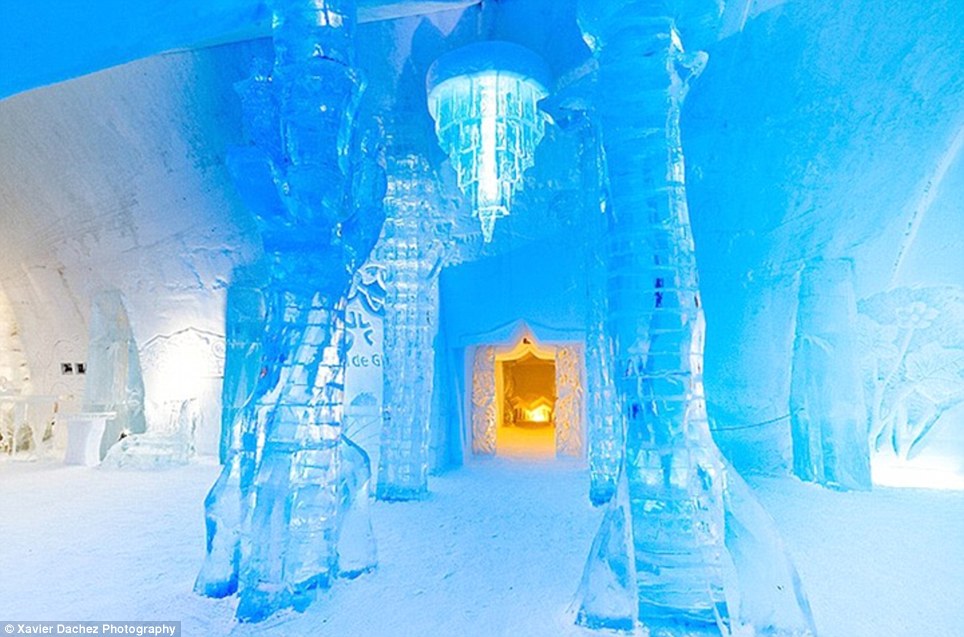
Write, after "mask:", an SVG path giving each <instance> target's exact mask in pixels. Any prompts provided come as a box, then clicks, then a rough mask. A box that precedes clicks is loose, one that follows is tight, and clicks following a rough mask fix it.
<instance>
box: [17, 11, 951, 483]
mask: <svg viewBox="0 0 964 637" xmlns="http://www.w3.org/2000/svg"><path fill="white" fill-rule="evenodd" d="M92 4H93V6H92V7H88V6H83V7H81V6H80V5H75V6H72V7H70V8H65V9H61V8H58V7H56V6H53V5H52V4H51V3H40V2H35V3H28V2H19V3H12V5H11V6H9V7H6V8H5V9H4V18H3V20H2V22H0V96H3V97H4V99H2V101H0V166H2V170H0V319H2V320H3V321H4V324H3V327H4V331H3V333H2V334H0V349H8V350H9V349H11V348H14V349H17V351H22V352H23V358H24V362H25V363H26V365H27V368H28V369H29V382H30V384H31V386H32V388H33V390H34V391H38V392H43V393H56V394H74V395H76V396H79V394H80V393H81V392H82V389H83V387H82V380H79V379H78V378H76V377H66V376H62V375H61V374H60V371H59V364H60V363H61V362H62V361H74V360H76V361H80V360H83V359H84V356H85V351H86V339H87V316H88V312H89V305H90V300H91V297H92V295H93V294H94V293H95V292H97V291H99V290H102V289H108V288H117V289H120V290H122V291H123V292H124V294H125V297H126V299H127V303H128V305H129V307H128V311H129V312H130V314H131V322H132V326H133V328H134V330H135V336H136V338H137V339H138V341H139V342H143V341H145V340H148V339H150V338H151V337H152V336H154V335H159V334H171V333H175V332H176V331H177V330H179V329H182V328H184V327H187V326H192V327H195V328H200V329H208V330H211V331H213V332H223V303H224V289H225V287H226V285H227V284H228V283H229V282H230V280H231V277H232V272H233V271H234V270H235V269H236V268H238V267H240V266H243V265H244V264H246V263H249V262H251V261H252V260H253V259H254V258H255V257H256V256H257V254H258V252H259V250H260V247H259V243H258V238H257V234H256V232H255V231H254V223H253V220H252V218H251V217H250V215H249V214H248V213H247V212H246V211H245V210H244V209H243V207H242V205H241V204H240V202H239V200H238V197H237V195H236V194H235V191H234V186H233V185H232V183H231V182H230V180H229V178H228V176H227V173H226V170H225V167H224V157H225V151H226V149H227V148H228V147H230V146H231V145H232V144H235V143H237V141H238V139H239V136H240V132H239V129H240V109H239V105H238V103H237V98H236V95H235V93H234V91H233V89H232V84H233V83H234V82H236V81H238V80H240V79H243V78H244V77H245V76H246V75H247V74H248V72H249V70H250V68H249V67H250V60H251V58H252V57H253V56H254V55H269V54H270V52H269V51H268V47H267V46H266V44H265V42H264V40H262V39H260V38H263V37H264V36H265V35H266V34H267V32H268V26H269V25H268V16H269V12H268V11H267V9H266V8H265V6H264V3H263V2H261V1H259V0H217V1H214V2H207V3H195V2H188V1H186V0H179V1H175V2H160V1H155V2H141V3H133V4H131V3H122V2H119V1H118V0H107V1H103V2H95V3H92ZM497 4H498V5H499V11H498V12H497V13H496V15H497V19H496V20H495V21H494V22H493V23H492V24H483V25H480V24H479V15H480V14H479V8H478V6H476V5H477V3H476V2H473V1H471V0H447V1H442V0H436V1H425V2H402V1H395V2H388V1H385V0H381V1H376V0H369V1H367V2H362V3H361V6H362V16H361V17H362V20H363V21H364V24H363V25H362V26H361V27H360V29H359V37H360V41H361V42H363V43H365V44H364V46H363V47H362V49H363V50H361V51H360V55H361V60H360V63H361V65H362V66H363V67H364V68H365V69H366V72H367V75H368V78H369V82H370V92H369V96H368V98H367V99H368V104H367V107H366V108H367V109H368V111H369V112H371V113H372V114H375V115H384V114H388V113H391V112H392V111H393V110H397V109H402V110H403V111H404V112H411V113H421V114H420V115H417V116H418V117H421V118H422V120H423V121H422V124H424V126H426V127H430V126H431V120H430V118H429V116H428V113H427V112H425V111H424V93H423V91H422V89H421V86H422V84H421V82H422V81H423V80H424V72H425V70H426V69H427V67H428V65H429V64H430V63H431V62H432V61H433V60H434V59H435V58H436V57H437V56H438V55H440V54H441V53H443V52H445V51H447V50H451V49H452V48H455V47H457V46H460V45H462V44H465V43H467V42H469V41H472V40H473V39H476V38H477V37H478V36H477V34H478V33H479V32H480V31H481V32H485V33H488V34H491V35H493V36H496V35H497V36H498V37H500V38H502V39H506V40H510V41H517V42H519V43H522V44H525V45H526V46H528V47H530V48H532V49H533V50H535V51H537V52H539V53H540V54H542V55H543V56H544V57H546V59H547V60H548V62H549V63H550V66H551V67H552V70H553V72H554V73H555V74H556V76H557V78H564V77H565V76H566V74H567V73H572V72H573V71H574V70H576V69H577V68H578V67H579V66H580V65H582V64H584V63H585V61H586V59H587V56H588V53H587V51H586V49H585V47H584V45H583V44H582V42H581V41H580V40H579V32H578V29H577V28H576V25H575V18H574V15H573V9H572V7H570V6H568V3H565V4H564V3H557V2H553V1H552V0H502V1H501V2H498V3H497ZM695 4H701V3H685V2H681V3H680V5H681V7H683V8H686V10H687V11H690V9H689V7H690V6H691V5H695ZM702 4H713V3H712V2H710V3H702ZM954 4H955V3H953V2H935V3H929V2H924V3H922V2H918V1H917V0H898V1H896V2H888V3H885V4H884V5H882V4H881V3H879V2H877V1H872V0H844V1H843V2H834V3H828V2H825V1H823V0H798V1H795V2H788V3H782V2H779V1H774V0H768V1H763V0H757V1H752V0H743V1H742V2H730V3H727V8H726V14H725V17H724V25H725V27H724V31H723V33H721V34H719V37H717V38H715V39H714V38H704V40H705V43H704V44H703V45H702V46H703V48H705V49H706V50H707V51H708V53H709V55H710V63H709V65H708V66H707V69H706V71H705V72H704V73H703V75H702V76H701V77H700V78H699V79H698V80H696V81H695V82H694V85H693V89H692V91H691V93H690V96H689V98H688V99H687V102H686V106H685V110H684V113H683V142H684V148H685V151H686V162H687V180H688V195H689V200H690V210H691V214H692V218H693V226H694V232H695V234H696V243H697V253H698V258H699V261H700V270H701V276H702V283H703V291H704V297H705V298H704V301H705V307H706V312H707V318H708V325H709V330H708V350H707V383H708V386H709V388H710V391H709V392H708V393H709V395H710V396H711V397H712V400H713V401H714V403H715V404H714V405H713V408H714V409H715V411H716V414H717V417H719V418H721V419H725V420H730V421H732V422H734V423H744V422H749V423H755V422H763V421H766V420H767V419H770V418H777V417H781V416H783V415H784V414H783V411H785V405H786V403H787V396H788V393H789V361H790V355H791V346H792V339H793V325H792V323H793V320H794V308H795V304H796V298H797V293H798V291H797V290H798V279H799V273H800V270H801V267H802V265H803V264H804V263H805V262H809V261H813V260H816V259H821V258H823V259H837V258H849V259H852V260H853V261H854V265H855V271H856V288H857V289H856V292H857V296H858V298H860V299H867V298H870V297H872V296H874V295H876V294H879V293H883V292H886V291H888V290H892V289H894V288H901V287H922V286H923V287H928V286H961V285H962V284H964V250H962V248H961V246H964V220H962V217H964V210H962V203H961V202H962V201H964V160H962V158H961V157H962V148H964V74H962V73H961V70H962V69H964V48H962V47H961V38H960V34H961V33H964V13H962V12H960V11H958V10H955V8H954V6H953V5H954ZM202 5H203V6H202ZM681 11H682V10H681ZM696 13H697V14H698V12H696ZM429 14H430V15H429ZM681 15H683V17H684V18H688V19H692V20H693V21H694V24H697V23H698V15H696V16H695V17H694V16H693V15H690V14H687V13H686V11H682V13H681ZM693 28H694V29H696V28H697V27H693ZM689 41H692V39H691V40H689ZM117 64H120V66H115V65H117ZM53 82H59V83H56V84H52V83H53ZM406 96H408V97H406ZM410 96H419V97H416V98H412V97H410ZM405 100H414V102H413V103H405ZM419 100H421V101H419ZM420 109H421V110H420ZM442 159H443V157H442V154H441V151H440V150H439V151H438V156H437V157H434V158H433V160H435V161H442ZM559 161H561V160H559ZM14 341H16V347H14V345H12V343H13V342H14ZM8 344H9V347H8V346H7V345H8ZM4 364H7V363H5V362H4V361H3V360H0V365H4ZM21 380H22V379H21ZM724 380H725V382H724ZM956 413H957V415H956V416H955V417H956V418H957V420H958V421H961V420H964V415H962V414H961V412H960V410H958V412H956ZM741 435H743V436H744V437H745V438H746V437H748V438H750V439H752V438H753V436H754V435H756V434H753V433H752V432H750V433H746V432H744V433H743V434H741ZM769 435H771V434H767V433H761V434H759V436H760V437H761V440H760V441H759V442H760V444H761V445H762V447H761V448H763V449H764V450H765V451H766V450H773V451H772V454H771V456H770V457H768V456H767V453H766V452H764V453H758V454H756V455H755V457H754V460H753V462H754V463H756V464H758V465H763V466H769V465H772V466H776V465H780V464H783V463H785V461H786V457H785V454H783V455H781V453H782V452H781V449H783V448H784V447H785V441H784V442H777V443H774V442H773V441H768V440H763V439H762V438H766V436H769ZM724 443H725V441H724ZM211 444H213V442H212V441H208V447H207V450H209V451H210V449H211ZM201 446H202V447H203V446H204V445H203V444H202V445H201ZM737 461H738V462H739V458H737Z"/></svg>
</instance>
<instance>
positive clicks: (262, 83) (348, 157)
mask: <svg viewBox="0 0 964 637" xmlns="http://www.w3.org/2000/svg"><path fill="white" fill-rule="evenodd" d="M273 8H274V20H273V38H274V49H275V60H274V64H273V66H271V67H270V68H269V67H268V66H267V65H265V66H264V68H261V69H258V70H257V71H256V73H255V76H254V77H253V78H252V79H251V80H249V81H247V82H243V83H241V85H240V86H239V91H240V93H241V95H242V106H243V110H244V118H245V130H246V135H247V137H248V138H249V140H250V144H249V146H247V147H244V148H240V149H236V150H235V151H233V152H232V154H231V156H230V157H229V169H230V170H231V172H232V174H233V176H234V178H235V181H236V184H237V186H238V191H239V194H240V195H241V197H242V199H243V200H244V201H245V203H246V204H247V205H248V207H249V208H251V210H252V211H253V212H254V213H255V214H256V215H257V217H258V219H259V221H260V224H261V233H262V238H263V241H264V251H265V270H266V277H265V282H264V292H263V298H264V325H263V331H262V333H261V343H260V353H261V360H262V363H263V364H262V366H261V369H260V372H259V374H258V380H257V382H256V384H255V387H254V390H253V392H252V393H251V396H250V398H248V400H247V402H246V403H245V405H244V407H243V408H242V409H241V410H240V412H239V416H238V418H239V419H240V420H241V422H240V424H239V425H238V426H237V431H236V437H235V442H234V443H233V446H232V449H231V451H230V452H229V457H228V459H227V462H226V464H225V467H224V470H223V471H222V474H221V476H220V478H219V479H218V481H217V483H216V484H215V485H214V487H213V488H212V490H211V493H210V494H209V495H208V498H207V500H206V501H205V508H206V520H207V530H208V537H207V548H208V552H207V557H206V560H205V564H204V566H203V567H202V570H201V573H200V575H199V576H198V580H197V582H196V584H195V588H196V590H198V591H199V592H202V593H205V594H208V595H215V596H223V595H227V594H230V593H232V592H233V591H235V590H237V592H238V594H239V598H240V600H239V604H238V611H237V615H238V618H239V619H241V620H247V621H258V620H261V619H264V618H265V617H267V616H268V615H270V614H272V613H273V612H275V611H277V610H280V609H283V608H295V609H298V610H301V609H304V608H305V607H306V606H307V604H309V603H310V602H311V600H312V599H313V597H314V595H315V591H316V590H317V589H318V588H321V587H326V586H328V585H329V584H330V582H331V581H332V579H334V578H335V577H338V576H340V575H349V576H351V575H356V574H358V573H360V572H363V571H364V570H366V569H368V568H371V567H372V566H373V565H374V546H373V544H372V537H371V527H370V524H369V522H368V520H367V518H366V517H365V513H366V503H367V498H368V494H367V486H368V481H369V478H370V467H369V465H368V459H367V456H365V454H364V452H362V451H361V450H360V449H358V448H357V447H356V446H354V445H352V444H351V443H350V441H347V440H345V439H344V438H343V436H342V432H341V424H342V400H343V389H344V373H345V360H344V356H345V348H344V336H345V321H344V318H345V317H344V312H345V309H344V308H345V303H344V297H345V295H346V293H347V290H348V286H349V282H350V278H351V274H352V272H353V271H354V269H355V268H356V267H357V266H358V264H359V263H360V262H361V261H363V260H364V259H366V258H367V257H368V254H369V252H370V251H371V248H372V246H373V245H374V242H375V240H376V238H377V236H378V231H379V228H380V225H381V220H382V217H381V195H382V194H383V192H384V180H383V177H382V175H381V173H380V171H379V169H378V166H377V162H376V159H377V150H378V149H377V148H375V147H374V146H371V140H370V139H369V138H367V137H363V136H359V135H358V134H357V132H356V131H355V127H354V126H353V123H354V119H355V114H356V111H357V107H358V100H359V97H360V94H361V89H362V82H361V80H360V77H359V75H358V73H357V72H356V71H355V69H354V68H353V67H352V62H353V52H354V50H353V32H354V25H355V6H354V2H352V1H350V0H339V1H326V0H279V1H278V2H275V3H274V5H273ZM359 150H360V151H361V152H353V151H359ZM365 151H368V152H367V153H366V152H365ZM228 331H229V332H230V331H232V330H231V328H229V330H228Z"/></svg>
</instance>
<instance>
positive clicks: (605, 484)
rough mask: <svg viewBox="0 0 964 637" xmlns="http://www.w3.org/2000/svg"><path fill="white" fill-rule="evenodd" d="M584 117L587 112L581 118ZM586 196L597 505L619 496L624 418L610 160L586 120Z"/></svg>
mask: <svg viewBox="0 0 964 637" xmlns="http://www.w3.org/2000/svg"><path fill="white" fill-rule="evenodd" d="M583 117H585V114H584V115H583ZM583 136H584V141H583V148H582V157H581V160H582V164H583V165H582V170H581V172H582V175H583V177H582V179H583V188H582V190H583V192H584V193H586V195H587V196H589V197H592V196H593V195H595V196H596V199H595V200H590V201H587V202H586V203H585V206H586V209H587V210H589V211H590V214H591V215H592V216H591V217H590V218H589V219H587V223H586V224H585V231H586V237H587V239H586V240H587V243H588V244H589V246H590V249H589V250H587V251H586V264H585V271H586V279H587V280H588V281H589V285H588V288H587V293H588V295H589V299H588V303H587V304H586V305H587V308H588V311H587V317H586V325H587V330H586V417H587V420H588V427H587V429H588V431H587V438H588V443H589V453H588V456H589V475H590V487H589V499H590V500H591V501H592V503H593V505H596V506H599V505H602V504H605V503H607V502H609V500H610V499H612V497H613V495H614V494H615V493H616V481H617V479H618V478H619V467H620V464H621V463H622V459H623V442H624V432H623V422H624V421H623V418H621V417H620V412H619V407H618V401H617V397H616V389H615V384H614V382H613V350H612V339H611V337H610V335H609V331H608V330H607V326H606V322H607V316H608V310H609V304H608V299H607V294H606V278H607V262H606V251H605V237H606V229H607V228H606V225H607V223H606V217H605V216H604V214H603V213H604V212H605V209H606V204H607V201H606V200H607V197H608V193H607V190H608V185H607V179H606V175H605V171H606V161H605V155H604V154H603V152H602V147H601V144H602V140H601V139H600V136H599V131H598V126H595V125H593V123H591V122H589V121H588V120H587V122H586V125H585V126H584V130H583Z"/></svg>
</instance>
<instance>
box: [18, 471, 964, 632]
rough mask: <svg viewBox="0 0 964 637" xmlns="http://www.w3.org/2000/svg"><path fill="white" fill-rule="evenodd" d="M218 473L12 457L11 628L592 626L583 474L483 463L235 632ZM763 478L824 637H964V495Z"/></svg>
mask: <svg viewBox="0 0 964 637" xmlns="http://www.w3.org/2000/svg"><path fill="white" fill-rule="evenodd" d="M217 471H218V468H217V467H216V466H214V465H210V464H196V465H192V466H189V467H185V468H182V469H177V470H171V471H166V472H161V473H133V472H111V471H106V470H98V469H86V468H80V467H65V466H62V465H58V464H53V463H47V462H37V463H26V462H15V461H9V460H5V459H4V460H0V621H3V620H8V619H20V620H40V619H46V620H108V619H116V620H149V619H154V620H181V621H182V630H183V634H184V635H187V636H189V637H194V636H205V637H207V636H212V637H213V636H217V635H228V634H231V635H239V636H246V635H276V636H289V635H290V636H300V635H312V636H315V635H320V636H328V635H331V636H333V637H334V636H338V637H352V636H356V635H357V636H365V637H372V636H374V637H395V636H402V637H404V636H413V637H415V636H418V637H421V636H426V637H434V636H436V635H437V636H445V637H448V636H461V635H472V636H478V637H495V636H501V635H505V636H513V637H515V636H520V637H536V636H545V637H560V636H564V635H583V634H591V633H584V632H583V631H581V630H579V629H577V628H575V627H573V626H572V616H571V614H570V613H569V612H567V608H568V606H569V604H570V602H571V599H572V594H573V592H574V590H575V588H576V585H577V583H578V581H579V577H580V574H581V570H582V566H583V562H584V559H585V557H586V554H587V551H588V549H589V544H590V542H591V541H592V537H593V534H594V533H595V531H596V527H597V525H598V522H599V519H600V515H601V513H600V511H598V510H594V509H593V508H592V507H590V506H589V504H588V500H587V498H586V489H587V476H586V473H585V471H584V470H583V469H580V468H577V467H574V466H572V465H568V464H565V463H554V462H544V463H539V462H528V463H523V462H519V461H515V462H512V461H508V460H495V461H490V462H473V463H472V464H470V465H469V466H467V467H464V468H462V469H459V470H457V471H453V472H451V473H449V474H446V475H444V476H441V477H438V478H435V479H433V480H432V483H431V488H432V491H433V494H432V497H431V499H430V500H428V501H427V502H421V503H400V504H386V503H376V504H375V505H374V507H373V515H374V525H375V532H376V534H377V536H378V540H379V559H380V564H379V568H378V570H377V571H376V572H375V573H373V574H370V575H366V576H363V577H362V578H360V579H358V580H355V581H352V582H339V583H338V584H337V585H336V586H335V587H334V589H332V590H331V591H328V592H326V593H324V594H322V595H321V596H320V598H319V600H318V601H317V602H316V603H315V604H314V605H313V606H312V607H311V608H310V609H309V610H308V611H307V612H306V613H304V614H297V613H288V614H283V615H281V616H277V617H274V618H272V619H271V620H269V621H268V622H266V623H264V624H260V625H237V624H235V623H234V621H233V620H232V616H233V611H234V604H235V601H234V600H233V599H230V598H229V599H226V600H210V599H205V598H202V597H199V596H197V595H195V594H193V593H192V592H191V585H192V583H193V579H194V576H195V574H196V572H197V569H198V567H199V566H200V564H201V557H202V552H203V544H204V535H203V509H202V500H203V498H204V495H205V493H206V491H207V489H208V487H209V485H210V484H211V482H212V481H213V480H214V478H215V476H216V475H217ZM753 484H754V486H755V487H756V488H757V491H758V493H759V495H760V498H761V500H762V501H763V503H764V505H765V506H766V507H767V508H768V510H769V511H770V512H771V513H772V514H773V516H774V518H775V519H776V521H777V524H778V526H779V527H780V529H781V531H782V533H783V535H784V539H785V540H786V543H787V545H788V547H789V549H790V550H791V552H792V553H793V556H794V558H795V559H796V562H797V566H798V568H799V569H800V573H801V577H802V579H803V582H804V585H805V586H806V588H807V591H808V592H809V595H810V600H811V604H812V606H813V611H814V615H815V617H816V621H817V626H818V628H819V629H820V634H821V636H822V637H960V636H961V635H964V604H962V600H964V493H961V492H939V491H917V490H879V491H876V492H874V493H857V494H855V493H835V492H831V491H827V490H824V489H821V488H818V487H813V486H811V485H806V484H801V483H799V482H797V481H794V480H790V479H758V480H754V481H753Z"/></svg>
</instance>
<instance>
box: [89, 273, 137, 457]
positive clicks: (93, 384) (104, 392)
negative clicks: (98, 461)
mask: <svg viewBox="0 0 964 637" xmlns="http://www.w3.org/2000/svg"><path fill="white" fill-rule="evenodd" d="M89 332H90V339H89V340H88V344H87V373H86V376H85V379H84V402H83V409H84V411H89V412H113V413H114V414H115V416H114V418H113V419H111V420H109V421H108V422H107V428H106V429H105V431H104V437H103V439H102V441H101V448H100V456H101V458H104V457H105V456H106V455H107V451H108V449H110V447H111V445H113V444H114V443H115V442H117V441H118V440H120V438H121V435H122V434H123V435H125V436H126V435H129V434H132V433H133V434H138V433H143V432H144V431H146V430H147V423H146V422H145V420H144V380H143V378H142V376H141V363H140V357H139V356H138V353H137V343H136V342H135V341H134V334H133V332H132V331H131V326H130V322H129V321H128V319H127V309H126V308H125V307H124V301H123V297H122V295H121V293H120V291H119V290H105V291H103V292H100V293H98V294H95V295H94V298H93V301H92V302H91V309H90V328H89Z"/></svg>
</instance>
